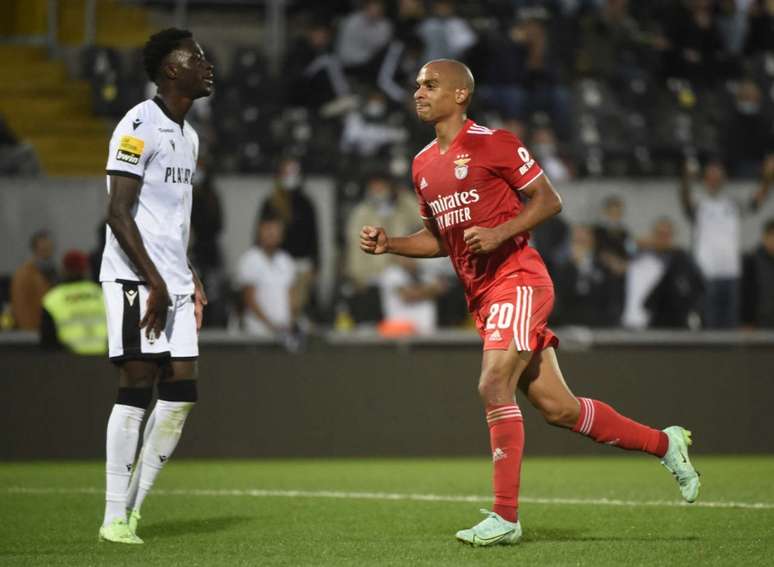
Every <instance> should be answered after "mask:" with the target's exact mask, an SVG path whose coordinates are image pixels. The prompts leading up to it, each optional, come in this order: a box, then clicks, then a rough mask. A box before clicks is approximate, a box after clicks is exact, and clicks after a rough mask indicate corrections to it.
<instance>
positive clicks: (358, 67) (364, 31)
mask: <svg viewBox="0 0 774 567" xmlns="http://www.w3.org/2000/svg"><path fill="white" fill-rule="evenodd" d="M391 37H392V23H391V22H390V21H389V20H388V19H387V18H386V17H385V15H384V3H383V2H382V1H381V0H366V1H365V2H364V4H363V7H362V8H361V9H360V10H358V11H356V12H352V13H351V14H349V15H348V16H347V17H345V18H344V19H343V20H342V22H341V25H340V26H339V34H338V38H337V41H336V53H337V54H338V56H339V59H341V62H342V64H343V65H344V67H346V68H347V69H348V71H350V72H354V73H359V72H360V73H364V72H367V71H368V67H369V64H371V63H373V59H374V56H375V55H376V54H377V53H379V52H380V51H381V50H382V49H384V48H385V47H386V46H387V43H389V41H390V38H391Z"/></svg>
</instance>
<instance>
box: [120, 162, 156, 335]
mask: <svg viewBox="0 0 774 567" xmlns="http://www.w3.org/2000/svg"><path fill="white" fill-rule="evenodd" d="M139 195H140V180H138V179H134V178H133V177H124V176H119V175H111V176H110V199H109V201H108V214H107V223H108V225H109V226H110V230H112V231H113V234H114V235H115V237H116V239H117V240H118V243H119V244H120V245H121V249H122V250H123V251H124V253H125V254H126V255H127V256H128V257H129V259H130V260H131V261H132V263H133V264H134V265H135V266H136V267H137V269H138V270H139V271H140V274H142V276H143V278H145V281H146V282H148V287H149V288H150V291H149V294H148V308H147V310H146V313H145V317H143V319H142V321H140V328H143V329H146V335H147V336H149V337H150V333H151V331H153V333H154V334H155V335H156V336H158V335H160V334H161V331H162V330H163V329H164V325H165V324H166V322H167V306H168V305H169V292H168V291H167V285H166V284H165V283H164V280H163V278H162V277H161V275H160V274H159V271H158V270H157V269H156V266H155V265H154V264H153V261H152V260H151V259H150V256H148V251H147V250H146V249H145V245H144V244H143V242H142V236H140V230H139V229H138V228H137V224H136V223H135V222H134V217H133V216H132V209H133V208H134V206H135V204H136V203H137V199H138V197H139Z"/></svg>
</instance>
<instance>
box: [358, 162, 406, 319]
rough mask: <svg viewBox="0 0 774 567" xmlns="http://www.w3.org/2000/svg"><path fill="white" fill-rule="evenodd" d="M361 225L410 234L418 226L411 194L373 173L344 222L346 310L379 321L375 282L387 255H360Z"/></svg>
mask: <svg viewBox="0 0 774 567" xmlns="http://www.w3.org/2000/svg"><path fill="white" fill-rule="evenodd" d="M365 225H371V226H381V227H384V228H385V230H386V231H387V234H410V233H411V232H412V231H414V230H418V229H419V227H420V219H419V213H418V211H417V204H416V199H415V197H414V196H413V195H412V194H411V193H410V192H408V191H400V192H398V191H397V190H396V187H395V185H394V184H393V183H392V182H391V181H390V179H389V177H388V176H386V175H382V174H378V173H377V174H373V175H371V177H370V178H369V179H368V182H367V185H366V193H365V196H364V198H363V201H362V202H361V203H359V204H358V205H356V206H355V208H354V209H352V212H351V214H350V216H349V220H348V221H347V231H346V238H347V243H346V260H345V261H346V267H345V269H344V274H345V277H346V279H347V280H348V283H349V284H350V286H351V289H350V290H349V295H350V297H349V298H348V299H350V304H351V305H350V310H351V312H352V316H353V317H354V318H355V320H356V321H358V322H361V321H379V320H380V319H381V318H382V317H381V313H380V311H381V309H380V304H379V303H380V302H379V281H380V279H381V276H382V273H383V272H384V270H385V269H386V268H387V266H388V265H390V264H392V263H393V262H394V257H393V256H391V255H389V254H382V255H379V256H373V255H370V254H363V252H362V251H361V250H360V245H359V236H358V235H359V234H360V229H361V228H362V227H363V226H365Z"/></svg>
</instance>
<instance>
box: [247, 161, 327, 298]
mask: <svg viewBox="0 0 774 567" xmlns="http://www.w3.org/2000/svg"><path fill="white" fill-rule="evenodd" d="M303 185H304V177H303V172H302V170H301V164H300V163H299V162H298V160H296V159H293V158H284V159H282V160H281V161H280V163H279V165H278V167H277V171H276V173H275V174H274V191H273V192H272V193H271V194H270V195H269V196H268V198H267V199H266V200H265V201H264V203H263V205H262V206H261V211H260V213H259V217H263V216H264V215H266V214H268V213H269V211H270V210H271V211H274V212H275V213H276V214H277V215H278V216H279V217H280V218H281V219H282V222H283V223H284V225H285V239H284V241H283V242H282V249H283V250H285V251H286V252H287V253H288V254H290V256H291V258H292V259H293V262H294V263H295V272H296V283H295V288H294V290H295V293H297V297H296V298H295V300H294V301H295V304H297V306H298V309H299V312H303V311H304V309H305V307H306V306H307V304H308V303H309V300H310V296H311V293H312V289H313V287H314V283H315V279H316V274H317V270H318V268H319V252H318V246H319V242H320V235H319V231H318V229H317V214H316V213H315V209H314V205H312V201H310V200H309V197H307V196H306V194H305V193H304V190H303Z"/></svg>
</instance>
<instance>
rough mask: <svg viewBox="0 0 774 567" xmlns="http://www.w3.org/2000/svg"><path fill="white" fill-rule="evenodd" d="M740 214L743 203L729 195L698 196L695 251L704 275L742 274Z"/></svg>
mask: <svg viewBox="0 0 774 567" xmlns="http://www.w3.org/2000/svg"><path fill="white" fill-rule="evenodd" d="M740 216H741V212H740V207H739V205H738V204H737V203H736V202H735V201H734V200H733V199H731V198H730V197H728V196H726V195H723V194H721V195H716V196H714V197H713V196H711V195H702V196H700V197H698V198H697V199H696V224H695V225H694V234H693V237H694V255H695V257H696V263H697V264H698V265H699V268H701V271H702V273H703V274H704V277H706V278H708V279H716V278H738V277H739V274H740V273H741V271H742V260H741V252H740V249H741V246H740V236H739V224H740Z"/></svg>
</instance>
